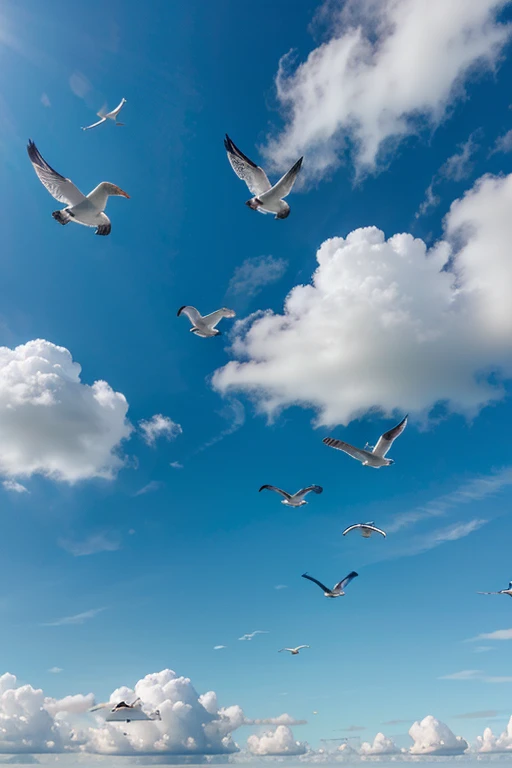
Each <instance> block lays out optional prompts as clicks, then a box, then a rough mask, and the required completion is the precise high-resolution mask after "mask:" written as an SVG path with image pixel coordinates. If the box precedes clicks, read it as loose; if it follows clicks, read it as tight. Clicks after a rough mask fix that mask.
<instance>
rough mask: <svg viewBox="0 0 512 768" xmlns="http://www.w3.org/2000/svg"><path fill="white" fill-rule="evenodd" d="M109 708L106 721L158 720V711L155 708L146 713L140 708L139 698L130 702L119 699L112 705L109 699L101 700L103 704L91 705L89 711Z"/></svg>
mask: <svg viewBox="0 0 512 768" xmlns="http://www.w3.org/2000/svg"><path fill="white" fill-rule="evenodd" d="M106 708H110V712H109V713H108V715H107V716H106V718H105V722H107V723H131V722H132V720H139V721H140V720H160V719H161V717H160V712H159V710H158V709H156V710H155V711H154V712H152V713H151V714H149V715H148V714H146V712H144V710H143V709H142V701H141V700H140V698H137V699H135V701H134V702H132V703H131V704H127V703H126V701H120V702H119V703H118V704H115V705H114V706H112V702H111V701H106V702H103V704H96V706H94V707H91V709H90V710H89V712H97V711H98V710H100V709H106Z"/></svg>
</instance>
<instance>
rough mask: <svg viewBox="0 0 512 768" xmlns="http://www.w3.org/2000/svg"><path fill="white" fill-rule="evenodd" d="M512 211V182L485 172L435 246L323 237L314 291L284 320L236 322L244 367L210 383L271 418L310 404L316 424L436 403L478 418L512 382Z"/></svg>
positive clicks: (361, 232)
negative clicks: (243, 395)
mask: <svg viewBox="0 0 512 768" xmlns="http://www.w3.org/2000/svg"><path fill="white" fill-rule="evenodd" d="M511 206H512V175H510V176H507V177H504V178H497V177H492V176H484V177H483V178H482V179H480V180H479V181H478V182H477V183H476V184H475V186H474V187H473V188H472V189H471V190H470V191H469V192H467V193H466V194H465V196H464V197H463V198H461V199H460V200H457V201H455V202H454V203H453V204H452V206H451V209H450V212H449V214H448V215H447V217H446V219H445V231H446V239H445V240H442V241H440V242H439V243H437V244H436V245H435V246H433V247H432V248H430V249H427V246H426V245H425V243H424V242H423V241H422V240H420V239H415V238H413V237H412V235H409V234H399V235H394V236H393V237H390V238H389V239H388V240H386V239H385V236H384V233H383V232H381V231H380V230H379V229H377V228H376V227H367V228H364V229H357V230H355V231H354V232H351V233H350V234H349V235H348V236H347V237H346V238H341V237H336V238H332V239H330V240H327V241H326V242H324V243H323V244H322V245H321V247H320V249H319V250H318V252H317V261H318V267H317V269H316V271H315V273H314V274H313V278H312V284H310V285H298V286H296V287H295V288H293V290H292V291H291V293H290V294H289V295H288V297H287V299H286V302H285V307H284V312H283V314H275V313H274V312H271V311H268V312H266V313H263V314H261V313H260V314H258V315H257V316H255V317H253V318H249V319H247V320H245V321H242V322H240V323H238V324H236V325H235V329H234V334H235V339H234V343H233V347H232V352H233V354H234V356H235V357H236V358H238V359H236V360H232V361H230V362H229V363H228V364H227V365H226V366H224V367H223V368H221V369H219V370H217V371H216V372H215V374H214V376H213V386H214V387H215V388H216V389H217V390H218V391H220V392H221V393H224V394H226V393H232V392H235V391H238V392H240V391H243V392H245V393H247V394H248V395H249V396H251V397H252V398H253V399H254V401H255V402H256V405H257V408H258V410H259V412H261V413H264V414H266V415H267V417H269V418H272V417H274V416H275V415H276V413H278V412H279V410H281V409H283V408H286V407H290V406H292V405H302V406H305V407H311V408H314V409H315V411H316V412H317V425H335V424H347V423H348V422H349V421H351V420H352V419H354V418H358V417H360V416H361V415H362V414H363V413H365V412H367V411H370V410H372V411H374V410H379V411H381V412H383V413H384V414H386V416H388V417H391V416H392V415H396V414H395V413H394V412H395V411H396V410H399V411H400V413H403V412H404V411H408V412H413V413H414V412H415V413H417V414H423V415H424V414H425V413H428V411H429V410H430V409H431V408H432V407H433V406H434V405H435V404H436V403H438V402H442V403H444V404H445V407H446V409H447V410H449V411H455V412H459V413H464V414H475V413H476V412H478V411H479V410H480V409H481V408H482V407H483V406H484V405H486V404H488V403H489V402H492V401H498V400H500V399H501V398H503V397H504V396H505V388H504V386H503V380H504V379H505V378H509V377H510V376H511V374H512V356H511V349H512V341H511V339H512V314H511V313H510V307H509V296H508V286H509V285H510V282H511V279H512V262H511V261H510V255H509V243H510V241H511V239H512V217H510V216H509V215H508V212H509V210H510V208H511ZM354 328H357V334H354ZM312 361H314V365H313V364H312ZM491 374H493V375H491Z"/></svg>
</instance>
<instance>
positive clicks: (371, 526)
mask: <svg viewBox="0 0 512 768" xmlns="http://www.w3.org/2000/svg"><path fill="white" fill-rule="evenodd" d="M355 530H359V531H361V536H362V537H363V538H364V539H369V538H370V537H371V535H372V534H373V533H380V535H381V536H384V538H386V534H385V533H384V531H382V530H381V529H380V528H377V527H376V526H375V523H356V524H355V525H349V527H348V528H345V530H344V531H343V536H346V535H347V533H350V531H355Z"/></svg>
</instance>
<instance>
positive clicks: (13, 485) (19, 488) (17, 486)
mask: <svg viewBox="0 0 512 768" xmlns="http://www.w3.org/2000/svg"><path fill="white" fill-rule="evenodd" d="M2 485H3V487H4V488H5V490H6V491H12V492H13V493H29V490H28V488H25V486H24V485H22V484H21V483H17V482H16V480H4V481H3V483H2Z"/></svg>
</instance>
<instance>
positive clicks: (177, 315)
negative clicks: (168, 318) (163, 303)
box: [176, 304, 187, 317]
mask: <svg viewBox="0 0 512 768" xmlns="http://www.w3.org/2000/svg"><path fill="white" fill-rule="evenodd" d="M186 306H187V305H186V304H184V305H183V306H182V307H180V308H179V309H178V311H177V312H176V317H179V316H180V315H181V313H182V312H183V310H184V309H185V307H186Z"/></svg>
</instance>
